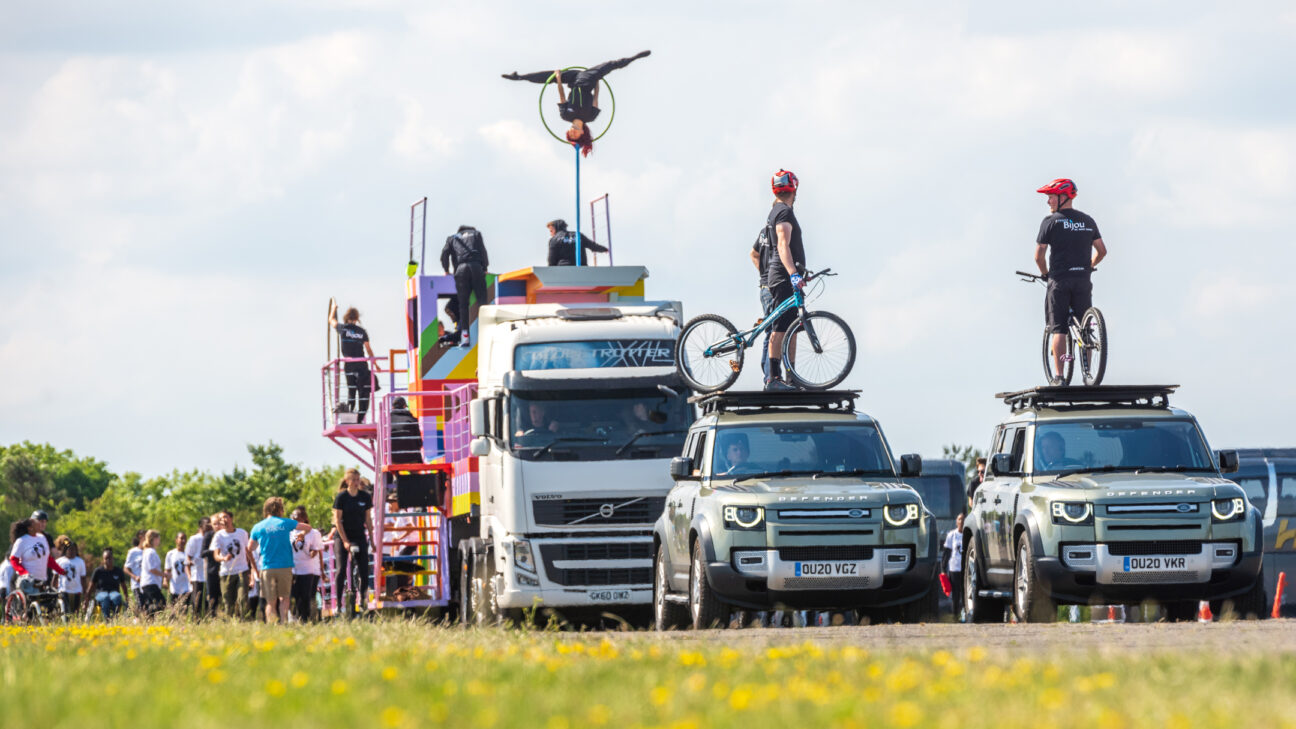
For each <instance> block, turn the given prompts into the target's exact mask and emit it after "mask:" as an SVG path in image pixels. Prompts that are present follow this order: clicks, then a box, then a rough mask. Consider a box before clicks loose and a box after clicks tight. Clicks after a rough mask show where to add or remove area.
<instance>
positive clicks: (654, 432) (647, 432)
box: [612, 430, 680, 456]
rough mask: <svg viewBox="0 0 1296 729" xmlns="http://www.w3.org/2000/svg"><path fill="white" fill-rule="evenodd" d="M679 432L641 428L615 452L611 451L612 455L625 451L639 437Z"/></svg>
mask: <svg viewBox="0 0 1296 729" xmlns="http://www.w3.org/2000/svg"><path fill="white" fill-rule="evenodd" d="M679 433H680V431H678V430H641V431H639V432H638V433H635V434H634V435H632V436H630V440H628V441H626V442H625V443H624V444H622V446H621V447H620V448H618V449H616V453H613V454H612V455H613V456H619V455H621V454H622V453H625V451H626V449H627V448H629V447H630V446H631V445H632V444H633V443H634V442H635V441H637V440H639V439H640V438H646V437H648V436H650V435H678V434H679Z"/></svg>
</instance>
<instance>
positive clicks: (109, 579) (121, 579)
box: [90, 567, 126, 595]
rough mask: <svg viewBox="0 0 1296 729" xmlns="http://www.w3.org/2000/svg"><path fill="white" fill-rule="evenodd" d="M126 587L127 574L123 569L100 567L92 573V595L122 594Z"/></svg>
mask: <svg viewBox="0 0 1296 729" xmlns="http://www.w3.org/2000/svg"><path fill="white" fill-rule="evenodd" d="M125 585H126V573H125V572H122V569H121V567H113V568H112V569H104V568H103V567H98V568H96V569H95V571H94V572H91V573H90V593H91V594H92V595H93V594H94V593H96V592H122V588H123V587H124V586H125Z"/></svg>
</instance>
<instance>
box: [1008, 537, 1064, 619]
mask: <svg viewBox="0 0 1296 729" xmlns="http://www.w3.org/2000/svg"><path fill="white" fill-rule="evenodd" d="M1013 612H1014V613H1016V615H1017V620H1018V621H1020V622H1023V623H1052V622H1056V621H1057V603H1056V602H1054V601H1053V598H1052V596H1050V595H1049V594H1048V593H1046V592H1045V591H1044V588H1043V586H1042V585H1040V582H1039V576H1038V575H1037V574H1036V573H1035V550H1033V549H1031V544H1030V535H1029V534H1026V533H1023V534H1022V535H1021V536H1020V537H1018V538H1017V565H1016V570H1015V573H1014V575H1013Z"/></svg>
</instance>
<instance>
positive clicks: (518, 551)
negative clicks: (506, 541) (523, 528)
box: [513, 539, 536, 572]
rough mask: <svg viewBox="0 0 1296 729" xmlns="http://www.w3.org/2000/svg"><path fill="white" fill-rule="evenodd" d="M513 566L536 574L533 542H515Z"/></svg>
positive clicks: (522, 540)
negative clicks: (532, 552) (532, 548)
mask: <svg viewBox="0 0 1296 729" xmlns="http://www.w3.org/2000/svg"><path fill="white" fill-rule="evenodd" d="M513 564H514V565H515V566H517V567H519V568H521V569H524V570H526V571H527V572H535V571H536V568H535V558H534V557H533V556H532V555H531V542H528V541H527V540H525V539H519V540H517V541H516V542H513Z"/></svg>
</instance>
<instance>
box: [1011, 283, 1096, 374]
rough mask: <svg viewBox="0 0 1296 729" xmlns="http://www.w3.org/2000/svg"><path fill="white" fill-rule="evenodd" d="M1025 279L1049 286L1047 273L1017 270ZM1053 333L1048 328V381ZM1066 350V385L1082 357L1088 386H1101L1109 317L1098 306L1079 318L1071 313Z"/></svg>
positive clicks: (1051, 362)
mask: <svg viewBox="0 0 1296 729" xmlns="http://www.w3.org/2000/svg"><path fill="white" fill-rule="evenodd" d="M1017 275H1018V276H1021V277H1022V280H1023V281H1037V282H1039V283H1040V285H1042V286H1045V287H1047V286H1048V277H1047V276H1037V275H1035V274H1033V273H1026V272H1025V271H1017ZM1052 340H1053V334H1052V332H1050V331H1049V330H1048V328H1047V327H1045V329H1044V351H1043V358H1044V381H1045V382H1048V383H1052V382H1053V379H1054V377H1053V351H1052ZM1065 346H1066V349H1065V350H1064V351H1063V352H1062V384H1063V385H1070V384H1071V377H1072V376H1073V375H1074V374H1075V362H1076V360H1077V359H1079V360H1080V372H1081V376H1082V377H1083V378H1084V383H1085V384H1086V385H1091V386H1092V385H1101V384H1102V380H1103V375H1104V374H1106V372H1107V320H1106V319H1104V318H1103V313H1102V311H1100V310H1099V309H1098V307H1096V306H1091V307H1089V308H1088V309H1086V310H1085V313H1084V314H1083V315H1082V316H1081V317H1080V318H1079V319H1078V320H1077V319H1076V317H1075V315H1071V316H1070V317H1068V320H1067V332H1066V345H1065Z"/></svg>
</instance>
